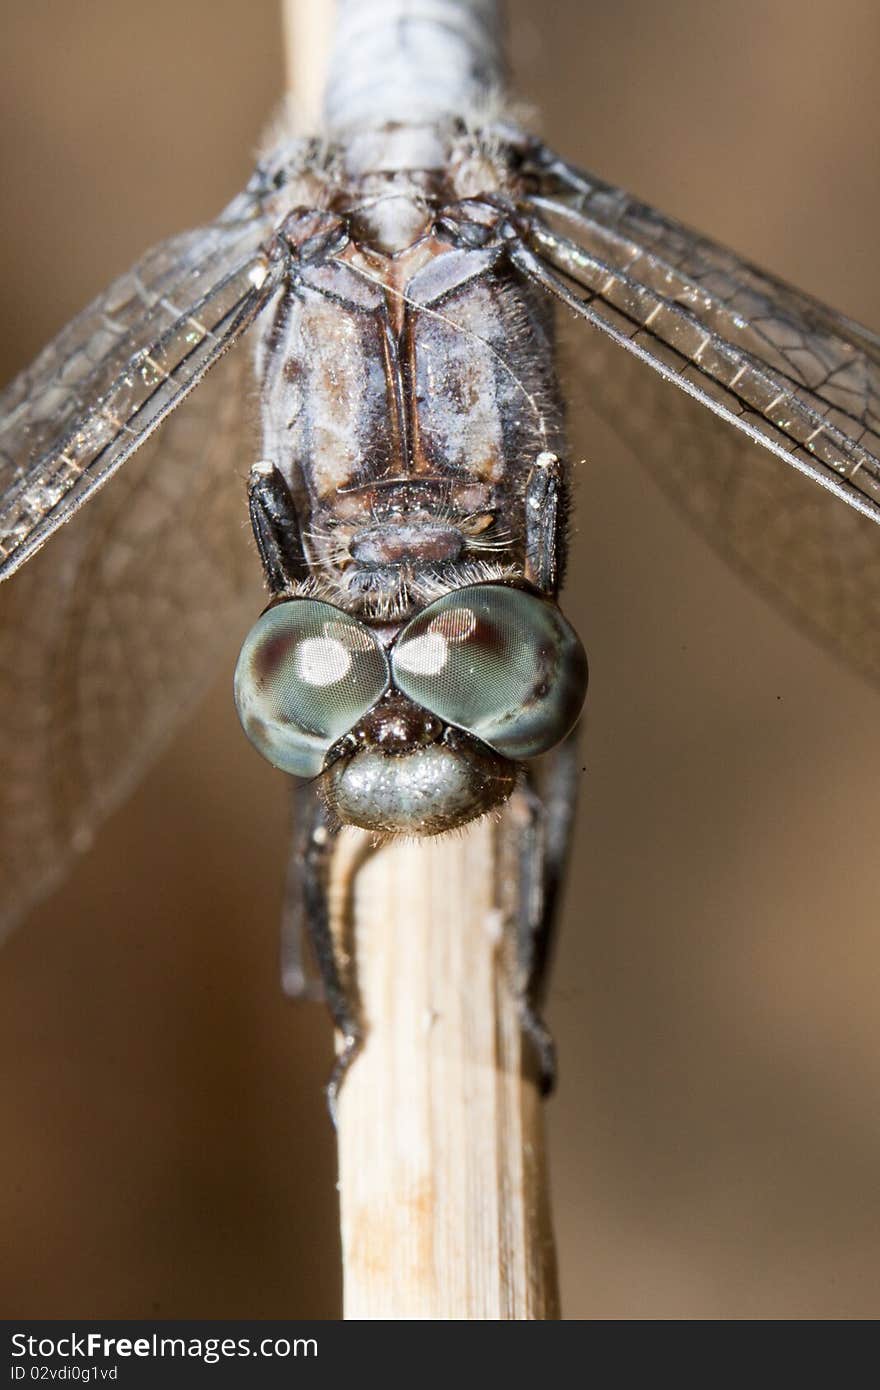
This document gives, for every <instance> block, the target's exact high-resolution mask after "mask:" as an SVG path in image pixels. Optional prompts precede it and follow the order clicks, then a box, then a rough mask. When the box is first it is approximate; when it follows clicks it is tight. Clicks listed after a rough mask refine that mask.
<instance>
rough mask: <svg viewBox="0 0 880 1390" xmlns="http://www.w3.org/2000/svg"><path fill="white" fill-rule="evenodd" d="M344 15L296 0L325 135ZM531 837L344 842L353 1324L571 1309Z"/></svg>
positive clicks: (339, 905)
mask: <svg viewBox="0 0 880 1390" xmlns="http://www.w3.org/2000/svg"><path fill="white" fill-rule="evenodd" d="M444 3H447V4H448V3H449V0H444ZM465 3H467V0H465ZM474 3H475V9H476V10H480V11H482V12H486V11H487V10H489V9H491V6H490V5H489V4H488V0H474ZM332 8H333V7H332V4H331V3H330V0H285V35H286V48H287V61H288V79H289V85H290V87H291V89H292V92H291V94H292V96H293V99H294V109H295V110H296V111H297V112H298V113H299V116H300V120H301V121H302V122H304V123H305V124H306V125H307V126H309V127H311V128H315V127H316V125H317V117H318V114H319V101H318V96H317V93H318V92H319V90H320V83H319V81H318V80H317V76H316V74H319V73H320V72H321V71H322V68H323V64H324V62H325V55H326V52H327V48H328V36H329V29H328V25H327V23H326V21H327V18H328V13H329V14H331V15H332ZM298 84H299V87H300V89H299V90H298V91H297V85H298ZM516 835H517V830H516V825H515V821H514V818H513V817H512V816H511V815H510V813H509V812H508V813H507V814H505V816H504V817H503V818H502V821H501V822H500V823H496V822H494V821H492V820H484V821H482V822H480V823H478V824H477V825H474V826H471V827H469V829H468V830H467V831H466V832H465V833H463V834H461V835H457V836H455V835H453V836H448V837H446V838H444V839H441V840H439V841H430V840H428V841H422V842H415V843H413V842H410V843H393V844H387V845H385V846H383V847H382V848H381V849H380V850H378V851H377V852H376V853H374V854H372V855H371V856H368V857H367V859H366V862H362V861H363V855H362V853H361V852H360V851H361V850H362V848H363V837H362V835H361V832H356V831H351V832H344V844H343V847H342V852H341V853H340V854H339V855H338V857H337V863H336V865H335V870H334V877H333V882H332V885H331V887H332V900H333V902H334V904H335V913H334V916H335V930H336V932H337V934H338V937H339V939H340V940H341V941H343V942H344V943H345V946H346V948H347V949H350V950H351V953H352V960H351V965H352V973H353V978H354V979H355V980H356V983H357V989H358V992H359V996H360V1003H361V1015H362V1018H363V1021H364V1025H365V1029H366V1042H365V1045H364V1048H363V1050H362V1052H361V1053H360V1055H359V1056H358V1058H357V1060H356V1061H355V1063H354V1065H353V1066H352V1069H351V1071H350V1073H349V1075H348V1077H347V1079H346V1081H345V1083H344V1085H343V1088H342V1094H341V1097H340V1104H339V1172H340V1205H341V1221H342V1252H343V1261H344V1270H345V1316H346V1318H392V1319H399V1318H425V1319H442V1318H456V1319H468V1320H470V1319H496V1318H500V1319H509V1318H516V1319H519V1318H553V1317H556V1316H558V1304H557V1290H556V1272H555V1256H554V1250H553V1239H552V1231H551V1224H550V1214H549V1198H548V1194H547V1183H546V1171H545V1162H544V1139H543V1114H542V1106H541V1102H540V1100H539V1099H538V1096H537V1090H536V1087H535V1084H534V1080H533V1079H532V1074H531V1072H530V1070H529V1069H528V1067H526V1068H524V1067H523V1058H522V1049H523V1046H524V1044H523V1039H522V1034H521V1029H520V1019H519V1011H518V1007H517V1003H516V999H515V996H514V992H513V990H512V988H511V979H512V975H513V970H512V962H511V959H510V938H511V935H512V933H511V925H512V923H513V921H514V920H515V912H516V906H517V905H516V891H515V885H516V882H517V872H516V855H515V841H516Z"/></svg>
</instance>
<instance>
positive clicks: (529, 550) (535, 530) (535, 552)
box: [523, 453, 565, 598]
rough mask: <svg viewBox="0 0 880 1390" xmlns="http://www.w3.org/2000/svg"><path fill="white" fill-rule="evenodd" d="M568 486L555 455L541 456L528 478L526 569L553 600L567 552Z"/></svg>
mask: <svg viewBox="0 0 880 1390" xmlns="http://www.w3.org/2000/svg"><path fill="white" fill-rule="evenodd" d="M564 488H565V484H564V481H563V473H562V464H561V463H560V462H559V459H558V458H557V457H556V455H555V454H551V453H541V454H539V455H538V457H537V458H536V459H535V462H534V464H533V465H532V469H531V472H530V473H529V476H528V481H527V483H526V492H525V509H526V523H525V540H526V544H525V567H524V570H523V574H524V577H525V578H526V579H527V580H528V582H529V583H530V584H534V586H535V588H536V589H538V590H540V592H541V593H542V594H547V596H548V597H550V598H553V597H555V595H556V591H557V589H558V588H559V581H560V578H561V571H562V568H563V561H564V558H565V551H564V540H565V536H564V525H563V518H564V516H565V492H564Z"/></svg>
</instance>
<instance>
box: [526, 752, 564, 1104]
mask: <svg viewBox="0 0 880 1390" xmlns="http://www.w3.org/2000/svg"><path fill="white" fill-rule="evenodd" d="M542 771H543V776H541V778H540V786H539V785H538V778H537V776H536V774H535V772H534V771H533V770H532V769H529V771H528V772H527V774H526V780H525V782H524V783H523V784H522V785H521V786H520V787H519V788H517V791H516V792H515V793H514V796H513V798H512V799H511V813H512V815H513V817H514V821H515V824H517V826H518V829H519V831H520V836H519V841H518V845H517V860H518V865H519V919H518V922H517V936H516V946H517V989H518V993H519V999H520V1013H521V1018H522V1026H523V1031H524V1032H525V1033H526V1035H527V1036H528V1037H529V1038H530V1039H531V1041H532V1044H533V1045H534V1048H535V1052H536V1054H537V1060H538V1075H539V1085H540V1089H541V1094H542V1095H547V1094H549V1092H550V1091H552V1089H553V1086H554V1084H555V1081H556V1048H555V1046H554V1043H553V1038H552V1036H551V1034H550V1031H549V1029H548V1028H547V1025H546V1024H545V1023H544V1020H543V1018H542V1017H541V1012H540V1010H541V1004H542V999H543V994H544V986H545V984H546V980H547V973H548V968H549V964H550V956H551V952H552V946H553V937H554V928H555V925H556V916H557V910H558V906H559V897H560V890H561V887H562V884H563V882H564V879H565V868H566V862H567V859H568V850H569V845H570V841H571V827H572V821H573V818H574V811H575V806H576V803H577V782H578V739H577V729H576V728H575V729H573V730H572V731H571V733H570V734H569V735H568V736H567V738H566V739H565V740H564V742H563V743H561V744H560V746H559V747H558V748H557V749H554V751H553V752H552V753H551V754H550V755H549V756H548V759H547V764H546V766H545V768H544V769H542Z"/></svg>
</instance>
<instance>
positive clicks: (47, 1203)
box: [0, 0, 880, 1318]
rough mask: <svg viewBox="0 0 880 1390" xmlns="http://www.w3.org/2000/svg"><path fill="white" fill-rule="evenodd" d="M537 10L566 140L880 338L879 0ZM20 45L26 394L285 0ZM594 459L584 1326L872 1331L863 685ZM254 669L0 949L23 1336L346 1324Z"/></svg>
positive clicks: (581, 1197) (15, 1285)
mask: <svg viewBox="0 0 880 1390" xmlns="http://www.w3.org/2000/svg"><path fill="white" fill-rule="evenodd" d="M512 23H513V38H514V54H515V60H516V64H517V71H518V80H519V86H520V90H521V91H523V92H524V93H525V94H526V96H527V97H528V98H529V99H530V100H532V101H533V102H534V103H536V105H537V106H538V107H539V108H540V110H541V113H542V128H543V130H544V132H545V134H546V135H547V136H548V138H549V139H550V140H551V142H552V143H554V144H555V145H556V146H557V147H559V148H561V149H562V150H564V151H565V152H566V153H567V154H569V155H570V156H571V157H572V158H573V159H575V160H576V161H577V162H580V163H581V164H584V165H586V166H587V167H590V168H593V169H594V170H595V171H596V172H597V173H600V174H602V175H603V176H605V177H606V178H609V179H611V180H613V181H615V182H619V183H622V184H623V185H624V186H628V187H630V188H633V189H634V190H636V191H638V192H639V193H640V194H641V195H642V196H644V197H645V198H646V199H648V200H649V201H651V202H654V203H656V204H658V205H659V206H660V207H662V208H663V209H664V210H666V211H668V212H670V213H672V214H674V215H676V216H678V217H680V218H682V219H683V220H685V221H687V222H690V223H692V224H695V225H697V226H699V227H701V228H702V229H704V230H706V231H708V232H710V233H712V234H714V235H715V236H716V237H718V238H720V239H722V240H724V241H726V242H728V243H730V244H732V245H733V246H735V247H736V248H737V249H738V250H740V251H742V252H744V253H745V254H747V255H748V256H749V257H751V258H752V259H754V260H757V261H758V262H759V263H762V264H765V265H767V266H769V267H771V268H772V269H774V270H776V271H777V272H779V273H781V274H784V275H785V276H786V278H788V279H790V280H793V281H794V282H795V283H797V284H800V285H801V286H803V287H804V288H806V289H808V290H810V291H812V292H813V293H815V294H817V295H819V296H820V297H822V298H823V299H827V300H829V301H830V302H831V303H833V304H835V305H836V306H838V307H839V308H841V309H843V310H845V311H847V312H848V313H850V314H852V315H854V316H856V317H858V318H861V319H863V320H865V321H866V322H868V323H871V324H873V325H874V326H875V327H876V326H877V325H878V324H880V273H878V268H877V258H876V248H877V236H876V228H877V225H878V217H880V180H878V177H877V174H878V168H877V134H878V111H877V105H876V95H875V92H876V70H877V61H878V57H880V11H878V8H877V6H876V4H875V3H873V0H815V3H813V4H811V5H809V6H806V5H803V4H801V3H799V0H773V3H769V4H768V3H766V0H740V3H738V4H737V5H736V6H728V5H722V4H709V5H707V4H705V3H704V0H665V3H664V4H663V5H655V4H653V3H648V0H614V3H603V2H602V0H594V2H593V3H584V0H566V2H565V3H553V2H552V0H551V3H550V4H545V5H543V6H541V7H540V8H538V7H535V6H534V5H533V4H529V3H526V0H515V3H514V4H513V6H512ZM3 28H4V40H5V41H4V45H3V50H2V54H0V68H2V73H0V102H2V119H0V161H2V162H0V174H2V186H3V190H4V201H5V216H4V218H3V221H2V230H0V237H2V269H0V293H2V306H3V309H2V322H3V333H2V341H0V376H2V377H3V378H4V379H5V378H8V377H9V376H10V375H12V373H13V372H14V371H15V370H16V369H17V368H18V367H20V366H22V365H23V364H24V363H25V362H26V361H27V360H28V359H29V358H30V357H31V356H32V355H33V353H34V352H35V351H36V350H37V349H38V348H39V347H40V346H41V345H42V343H43V342H44V341H45V340H46V338H47V337H48V336H49V335H50V334H52V333H53V332H54V331H56V330H57V329H58V328H60V327H61V326H62V325H63V323H64V322H65V321H66V319H67V318H68V317H69V316H70V315H71V314H72V313H73V312H74V311H75V310H76V309H77V308H79V307H80V306H81V305H82V304H83V303H84V302H85V301H86V300H87V299H88V298H89V297H90V296H91V295H92V294H94V293H96V292H97V291H98V290H99V289H101V288H102V287H103V285H104V284H105V283H106V282H107V281H108V280H109V279H110V278H111V277H112V276H113V275H114V274H116V273H118V272H120V271H122V270H124V269H125V268H126V267H127V266H128V264H129V263H130V262H131V261H132V260H133V259H134V258H135V257H136V256H137V255H138V254H140V252H141V251H142V250H143V249H145V248H146V247H147V246H148V245H149V244H150V243H152V242H154V241H156V240H158V239H159V238H160V237H163V236H165V235H167V234H169V233H171V232H172V231H175V230H177V229H179V228H181V227H185V226H188V225H192V224H194V223H197V222H198V221H200V220H201V219H204V218H206V217H208V216H210V215H212V214H213V213H214V212H215V211H216V210H217V209H218V208H219V207H220V206H221V205H222V204H223V203H224V202H225V201H226V200H227V199H228V197H229V196H230V195H231V194H232V193H233V192H234V191H235V190H237V189H238V188H239V187H240V186H241V185H242V184H243V183H244V181H245V180H246V178H247V176H248V173H249V169H250V165H251V162H252V157H251V156H252V149H253V147H254V145H255V143H256V141H257V138H258V135H259V132H260V129H261V126H262V124H263V123H264V121H265V118H266V116H267V115H268V113H269V109H270V106H271V104H272V101H273V100H274V98H275V96H276V94H277V93H279V92H280V90H281V64H280V45H279V33H278V19H277V0H249V3H248V4H246V5H245V4H242V3H240V0H239V3H236V2H235V0H173V3H172V0H151V3H150V4H149V5H148V6H146V5H141V4H135V3H133V2H132V0H122V3H120V0H89V3H88V4H86V3H69V4H62V3H60V0H55V2H54V3H51V0H27V3H25V0H18V3H14V2H13V0H6V3H5V4H4V6H3ZM577 449H578V451H582V452H583V453H584V454H585V455H586V456H587V457H588V459H589V464H588V465H587V466H586V467H584V468H583V469H581V472H580V482H579V493H578V516H577V524H576V529H575V536H574V552H575V557H576V560H575V565H574V572H573V574H572V577H571V580H570V598H569V600H568V609H569V611H570V612H571V614H572V616H573V617H574V619H575V621H576V622H577V623H578V625H579V627H580V630H581V632H582V635H583V637H584V640H585V643H586V646H587V650H588V652H589V654H590V657H591V665H592V672H593V684H592V691H591V697H590V705H589V720H588V728H587V744H586V750H585V763H586V765H587V766H588V769H589V772H588V776H587V778H586V779H585V792H584V803H583V806H582V813H581V817H580V822H579V830H578V839H577V847H576V854H575V861H576V872H575V875H574V878H573V881H572V884H571V889H570V892H569V896H568V903H567V910H566V914H565V923H564V930H563V935H562V942H561V949H560V955H559V959H558V961H557V970H556V976H555V983H554V987H553V989H552V994H551V1009H550V1016H551V1021H552V1023H553V1024H554V1026H555V1029H556V1032H557V1035H558V1040H559V1044H560V1051H561V1058H562V1083H561V1088H560V1091H559V1094H558V1096H557V1098H556V1099H555V1100H554V1101H553V1102H552V1104H551V1106H550V1108H549V1110H548V1124H549V1130H550V1144H551V1158H552V1170H553V1188H554V1203H555V1211H556V1223H557V1233H558V1238H559V1251H560V1260H561V1276H562V1289H563V1296H564V1307H565V1313H566V1315H567V1316H568V1317H570V1318H585V1317H611V1318H670V1317H672V1318H731V1317H734V1318H751V1317H812V1318H838V1317H875V1316H877V1314H878V1313H880V1296H878V1292H877V1286H878V1275H880V1107H878V1103H877V1102H878V1094H880V1015H878V1009H877V995H878V983H880V915H878V908H880V864H878V859H877V854H876V825H877V807H878V801H880V738H878V733H877V728H878V713H880V705H878V697H877V695H876V694H874V693H872V692H871V691H870V690H868V689H867V688H865V687H864V686H862V685H861V684H860V683H859V682H858V681H857V680H856V679H855V678H853V677H851V676H849V675H848V674H847V673H846V672H845V671H843V670H841V669H839V668H838V667H836V666H835V665H834V664H833V662H832V661H831V660H830V659H829V658H827V657H825V656H824V655H823V654H822V653H821V652H818V651H817V650H815V649H814V648H813V647H812V646H811V645H810V644H809V643H808V642H807V641H806V640H805V639H804V638H802V637H801V636H799V635H797V634H796V633H794V632H792V631H791V630H790V629H789V628H788V627H786V626H785V625H784V624H783V622H782V621H781V620H780V619H778V618H777V617H776V616H775V615H774V614H773V613H772V612H770V610H769V609H768V608H767V607H766V606H765V605H764V604H763V603H762V602H761V601H760V600H759V599H757V598H755V597H754V596H753V595H752V594H751V593H749V592H747V591H746V590H745V589H744V588H743V587H742V585H741V584H740V583H739V582H738V581H737V580H735V579H733V578H732V577H731V576H730V575H729V574H728V573H727V572H726V571H725V570H724V568H723V567H722V566H721V564H720V563H719V562H717V561H716V560H715V559H714V558H713V557H712V556H710V555H709V553H708V552H707V550H706V548H705V547H704V545H703V544H702V542H700V541H699V540H697V539H695V538H694V537H693V536H691V534H690V533H689V532H688V531H687V530H686V528H685V527H684V525H683V524H682V523H681V522H680V521H679V520H678V519H677V518H676V517H675V516H674V515H673V514H672V513H671V512H670V510H669V508H668V506H667V505H666V503H665V502H664V501H663V500H662V499H661V498H660V497H659V495H658V494H657V492H656V490H655V489H654V487H653V486H652V485H651V484H650V483H649V482H648V481H647V479H646V478H645V477H644V476H643V475H642V474H641V473H640V472H639V470H638V469H637V467H636V466H635V464H634V463H633V462H632V460H631V459H629V458H628V457H627V456H626V455H625V454H624V453H623V452H615V451H614V449H613V446H611V445H610V444H609V443H608V441H607V440H606V439H604V438H603V439H602V440H601V441H594V446H593V449H592V450H591V449H590V441H580V440H578V441H577ZM245 462H246V461H245ZM243 466H244V464H243ZM239 637H240V634H230V656H229V666H230V669H231V663H232V661H233V660H234V655H235V650H236V647H237V643H238V640H239ZM228 687H229V671H228V670H227V671H226V672H225V673H224V674H223V675H222V677H221V679H220V680H219V682H218V685H217V688H216V690H215V692H214V694H213V695H212V697H211V698H210V699H209V700H208V701H207V703H206V704H205V706H204V707H203V709H202V710H201V711H200V712H199V714H198V715H197V717H196V718H195V719H193V720H191V721H190V723H189V724H188V725H187V727H185V728H184V729H182V731H181V733H180V735H179V737H178V738H177V739H176V741H175V743H174V745H173V747H172V748H171V749H170V751H169V752H168V754H167V755H166V756H165V757H164V758H163V759H162V761H161V763H160V764H159V765H158V766H157V767H156V769H155V770H154V772H153V773H152V774H151V775H150V776H149V777H148V779H147V780H146V782H145V783H144V784H143V786H142V787H141V789H140V790H139V791H138V793H137V795H136V796H135V797H134V798H133V800H132V801H131V803H130V804H129V805H128V806H127V807H126V808H125V809H124V810H123V811H121V812H120V813H119V814H117V816H116V817H115V818H114V819H113V821H112V822H111V823H110V824H109V825H108V826H107V828H106V830H105V832H104V833H103V835H102V836H101V838H100V840H99V842H98V845H97V847H96V849H95V850H94V852H93V853H92V854H91V855H90V856H89V857H88V858H86V859H85V860H84V861H83V862H82V864H81V865H80V867H79V868H78V870H77V872H76V873H75V874H74V876H73V877H72V879H71V880H70V882H69V883H68V885H67V886H66V887H65V888H64V890H63V891H62V892H61V893H59V894H58V895H57V896H56V897H55V898H54V899H53V900H52V901H51V902H49V903H47V904H46V905H45V906H44V907H43V908H41V909H40V910H39V911H38V912H36V913H35V914H34V916H33V918H32V920H31V921H30V922H29V923H28V925H27V927H26V928H25V929H23V930H22V931H21V932H20V933H19V934H18V935H17V936H16V937H15V938H14V939H13V940H12V941H11V942H10V943H9V944H8V945H7V946H6V947H5V949H4V950H3V953H2V955H0V990H2V1003H0V1036H2V1044H0V1046H2V1051H0V1056H2V1091H0V1114H2V1136H3V1137H2V1153H0V1203H2V1206H3V1215H2V1230H3V1246H4V1259H3V1263H2V1269H0V1281H2V1282H0V1290H2V1292H0V1312H2V1314H3V1315H4V1316H7V1317H11V1316H21V1315H30V1316H37V1317H53V1316H54V1317H85V1316H94V1315H101V1316H105V1317H113V1316H116V1317H121V1316H129V1317H149V1316H152V1315H164V1316H166V1317H167V1316H171V1317H174V1316H176V1317H185V1316H204V1317H212V1316H213V1317H232V1316H252V1317H253V1316H263V1317H270V1316H271V1317H284V1316H301V1317H324V1318H331V1317H336V1316H338V1308H339V1298H340V1286H339V1273H338V1264H339V1252H338V1245H337V1234H336V1193H335V1190H334V1182H335V1159H334V1143H333V1136H332V1132H331V1129H330V1125H329V1122H328V1120H327V1117H326V1114H325V1111H324V1106H323V1100H322V1096H321V1085H322V1082H323V1080H324V1079H325V1076H326V1074H327V1070H328V1065H329V1061H330V1056H331V1040H330V1032H329V1026H328V1024H327V1022H326V1021H325V1018H324V1015H323V1013H322V1012H321V1011H320V1010H319V1009H318V1008H316V1007H315V1006H303V1007H302V1008H300V1009H295V1008H293V1007H291V1006H290V1005H288V1004H286V1003H285V1002H284V1001H283V999H282V997H281V995H280V993H279V989H278V985H277V977H276V923H277V915H278V900H279V892H280V879H281V872H282V864H283V860H284V854H285V834H286V806H285V797H284V792H283V787H282V786H281V785H280V779H279V778H277V776H276V775H273V774H272V772H271V770H270V769H269V768H268V767H266V766H264V765H263V764H262V763H261V762H260V760H259V759H258V758H256V757H255V756H254V755H253V753H252V751H251V750H250V748H249V747H248V745H247V744H246V742H245V740H244V739H243V738H242V737H241V736H240V734H239V731H238V728H237V725H236V721H235V716H234V712H233V709H232V703H231V699H230V696H229V688H228Z"/></svg>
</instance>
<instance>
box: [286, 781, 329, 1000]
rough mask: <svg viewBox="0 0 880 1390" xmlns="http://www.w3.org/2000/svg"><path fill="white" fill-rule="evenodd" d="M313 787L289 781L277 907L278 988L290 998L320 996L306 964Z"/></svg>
mask: <svg viewBox="0 0 880 1390" xmlns="http://www.w3.org/2000/svg"><path fill="white" fill-rule="evenodd" d="M314 799H315V793H314V789H313V788H312V787H311V786H309V784H308V783H307V782H306V783H304V782H299V781H293V794H292V801H293V806H292V811H293V831H292V834H291V837H290V854H289V857H288V861H287V874H286V877H285V880H284V901H283V904H282V908H281V988H282V989H283V990H284V993H285V994H286V995H287V996H288V997H289V998H291V999H323V998H324V990H323V987H322V985H321V982H320V980H319V979H317V978H314V969H313V970H312V977H310V974H309V971H308V969H307V967H306V952H307V949H308V948H307V938H308V921H307V917H306V907H305V890H304V882H303V881H304V877H305V873H304V871H305V864H306V855H307V849H308V844H309V839H310V837H311V834H312V820H313V816H314Z"/></svg>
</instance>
